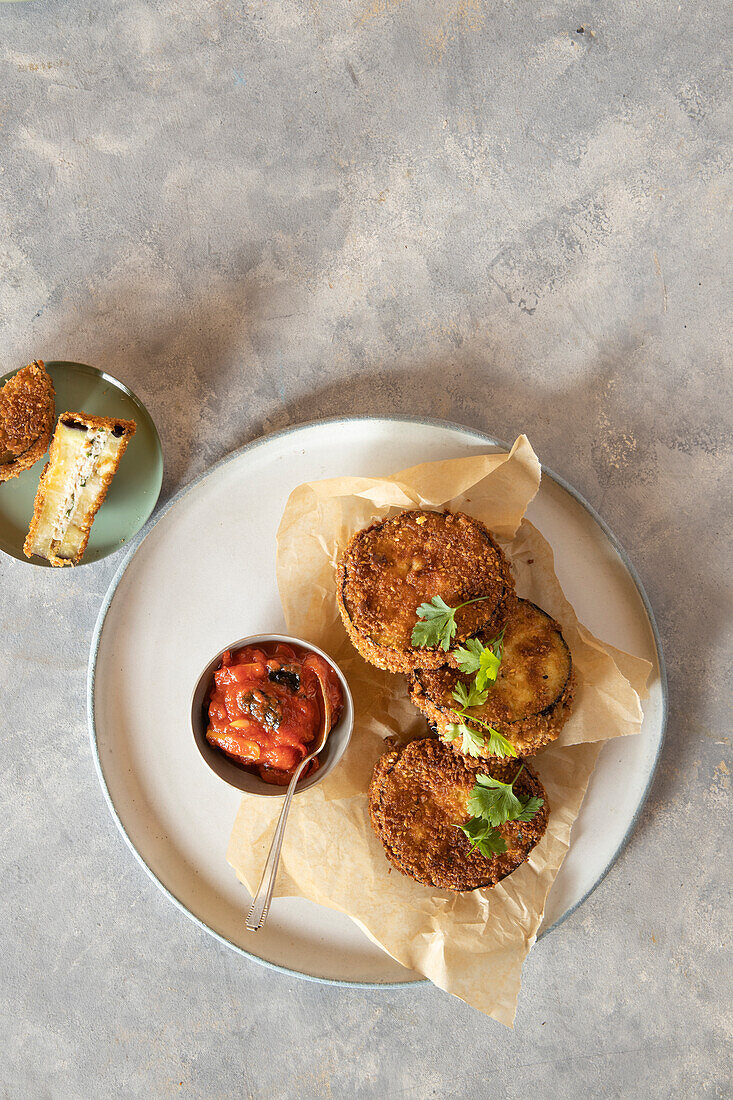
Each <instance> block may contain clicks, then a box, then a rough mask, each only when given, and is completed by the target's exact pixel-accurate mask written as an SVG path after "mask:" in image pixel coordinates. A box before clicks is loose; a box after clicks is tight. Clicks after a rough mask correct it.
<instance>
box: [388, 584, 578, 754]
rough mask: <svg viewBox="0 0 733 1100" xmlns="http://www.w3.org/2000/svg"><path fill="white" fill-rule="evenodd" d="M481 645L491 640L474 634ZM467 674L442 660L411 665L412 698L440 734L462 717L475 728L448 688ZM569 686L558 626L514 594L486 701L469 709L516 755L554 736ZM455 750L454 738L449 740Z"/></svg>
mask: <svg viewBox="0 0 733 1100" xmlns="http://www.w3.org/2000/svg"><path fill="white" fill-rule="evenodd" d="M478 638H479V640H480V641H482V642H483V643H484V644H485V645H486V644H488V642H489V641H490V640H491V639H490V638H488V637H487V636H486V634H484V633H481V634H479V635H478ZM472 680H473V675H469V674H466V673H462V672H458V670H457V669H454V668H450V667H448V666H443V668H439V669H434V670H431V669H417V670H416V671H415V672H414V673H413V675H412V676H411V677H410V679H409V691H410V698H411V700H412V702H413V703H414V704H415V706H416V707H418V709H419V710H421V711H422V712H423V714H425V715H426V717H427V719H428V721H429V722H430V723H431V724H432V725H433V726H434V727H435V729H436V730H437V732H438V734H439V735H440V736H441V737H445V738H446V739H448V737H447V729H446V727H447V726H448V725H449V724H450V723H456V722H465V723H466V725H467V726H469V727H470V728H471V729H473V730H475V731H476V732H477V733H485V732H486V730H485V728H484V727H482V726H481V725H480V724H479V723H478V722H472V721H471V719H470V718H468V717H465V716H463V717H462V716H461V715H460V714H458V713H457V712H456V709H455V707H456V703H455V700H454V699H453V695H452V692H453V690H454V688H455V687H456V685H457V684H458V683H459V682H460V683H464V684H466V685H468V684H470V683H471V682H472ZM574 691H575V676H574V673H573V665H572V658H571V656H570V650H569V648H568V646H567V643H566V641H565V639H564V638H563V636H562V631H561V630H560V626H559V624H558V623H557V622H555V620H554V619H552V618H551V617H550V616H549V615H548V614H547V613H546V612H545V611H543V610H542V609H541V608H539V607H537V606H536V605H535V604H533V603H530V602H529V600H520V599H517V600H516V601H515V603H514V606H513V609H512V612H511V614H510V616H509V619H508V621H507V624H506V627H505V632H504V649H503V655H502V662H501V666H500V668H499V674H498V676H497V679H496V682H495V683H494V685H493V686H492V687H491V688H490V689H489V693H488V697H487V700H486V702H485V703H484V704H483V705H481V706H478V707H472V708H471V711H470V713H471V714H472V715H474V716H475V717H476V718H478V719H481V721H483V722H488V724H489V725H490V726H492V727H493V728H494V729H496V730H498V732H499V733H501V734H502V735H503V736H504V737H506V738H507V740H509V741H510V742H511V744H512V745H513V747H514V748H515V749H516V750H517V753H518V754H519V755H520V756H533V755H534V754H535V753H536V752H538V751H539V750H540V749H541V748H542V747H543V746H544V745H547V744H549V742H551V741H554V740H555V738H556V737H557V736H558V734H559V733H560V730H561V729H562V727H563V726H564V725H565V723H566V721H567V720H568V718H569V717H570V713H571V711H572V704H573V696H574ZM450 744H451V747H452V748H453V749H455V751H456V752H460V741H459V740H458V739H452V740H450Z"/></svg>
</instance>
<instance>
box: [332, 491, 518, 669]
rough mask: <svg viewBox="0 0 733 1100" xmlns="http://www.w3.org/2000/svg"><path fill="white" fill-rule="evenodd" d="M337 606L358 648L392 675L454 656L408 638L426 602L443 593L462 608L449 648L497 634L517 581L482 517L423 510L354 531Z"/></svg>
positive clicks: (341, 574) (340, 574)
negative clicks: (480, 632)
mask: <svg viewBox="0 0 733 1100" xmlns="http://www.w3.org/2000/svg"><path fill="white" fill-rule="evenodd" d="M336 595H337V600H338V606H339V611H340V612H341V618H342V620H343V623H344V626H345V627H346V631H347V633H348V635H349V638H350V639H351V641H352V643H353V645H354V647H355V648H356V649H357V650H358V651H359V653H361V655H362V657H364V658H365V660H367V661H369V662H370V663H371V664H374V665H376V666H377V667H378V668H382V669H386V670H387V671H388V672H411V671H412V670H413V669H414V668H416V667H421V668H437V667H439V666H440V665H443V664H444V663H445V662H446V661H448V662H451V661H452V660H453V658H452V657H451V654H450V652H448V653H446V652H445V651H444V650H443V649H441V648H440V647H434V648H417V647H414V646H413V645H412V643H411V640H410V635H411V633H412V628H413V627H414V625H415V623H416V622H417V621H418V618H417V608H418V606H419V605H420V604H421V603H424V602H426V601H428V602H429V601H430V600H431V599H432V598H433V597H434V596H441V597H442V598H443V599H444V600H445V601H446V603H447V604H448V605H449V606H451V607H455V606H457V605H458V604H459V603H463V602H464V601H465V600H472V599H475V598H476V597H489V598H488V599H484V600H482V601H481V602H479V603H473V604H471V605H470V606H468V607H465V608H461V609H460V610H459V611H458V612H457V614H456V622H457V625H458V630H457V633H456V636H455V638H454V639H453V641H452V643H451V644H452V646H456V645H458V644H460V643H461V642H462V641H463V640H465V639H466V638H467V637H469V636H470V635H472V634H475V633H476V631H478V630H480V629H482V628H485V629H488V630H492V631H494V632H498V631H499V630H500V629H501V627H502V626H503V625H504V622H505V621H506V617H507V613H508V608H509V605H510V602H511V600H512V598H513V596H514V580H513V578H512V574H511V569H510V567H509V562H508V561H507V558H506V557H505V555H504V553H503V551H502V550H501V547H499V546H498V544H497V543H496V541H495V540H494V537H493V536H492V534H491V532H490V531H489V529H488V528H487V527H485V526H484V524H483V523H481V522H480V520H477V519H474V518H473V517H472V516H467V515H465V514H464V513H462V512H447V511H445V512H428V511H422V510H418V509H413V510H409V511H406V512H401V513H400V514H399V515H397V516H393V517H392V518H391V519H387V520H377V521H376V522H375V523H372V524H370V525H369V526H368V527H365V528H363V529H362V530H361V531H357V532H356V534H354V535H353V536H352V538H351V540H350V541H349V543H348V545H347V546H346V549H345V550H344V552H343V554H342V555H341V557H340V559H339V562H338V566H337V575H336Z"/></svg>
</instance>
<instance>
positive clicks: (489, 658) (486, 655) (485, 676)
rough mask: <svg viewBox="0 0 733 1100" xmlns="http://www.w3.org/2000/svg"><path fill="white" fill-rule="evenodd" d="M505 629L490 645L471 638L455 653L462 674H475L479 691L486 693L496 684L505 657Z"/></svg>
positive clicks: (475, 681)
mask: <svg viewBox="0 0 733 1100" xmlns="http://www.w3.org/2000/svg"><path fill="white" fill-rule="evenodd" d="M505 630H506V627H504V628H503V629H502V630H501V631H500V633H499V634H497V636H496V637H495V638H493V639H492V640H491V641H490V642H489V644H488V645H484V644H483V643H482V642H481V641H480V640H479V639H478V638H469V639H468V640H467V642H466V644H465V646H459V647H458V649H457V650H456V652H455V657H456V661H457V663H458V667H459V668H460V670H461V672H465V673H466V674H467V675H469V676H471V675H473V674H474V673H475V679H474V683H475V685H476V688H477V689H478V691H485V690H486V688H488V687H490V686H491V684H493V683H495V682H496V677H497V676H498V674H499V667H500V665H501V659H502V657H503V656H504V631H505Z"/></svg>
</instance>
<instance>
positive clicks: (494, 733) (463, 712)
mask: <svg viewBox="0 0 733 1100" xmlns="http://www.w3.org/2000/svg"><path fill="white" fill-rule="evenodd" d="M451 694H452V695H453V698H454V699H455V701H456V703H458V704H459V705H458V706H457V707H456V708H455V710H456V713H457V714H458V715H460V717H461V718H464V719H465V718H468V719H469V720H470V721H471V722H476V723H477V725H479V726H483V727H484V729H485V730H486V731H487V733H483V734H482V733H477V732H475V731H474V730H472V729H470V728H469V727H468V726H467V725H466V723H465V722H451V723H450V724H449V725H448V726H447V727H446V733H447V735H448V740H449V741H453V740H454V739H455V738H456V737H458V735H459V734H460V735H461V736H462V738H463V743H462V745H461V752H463V753H465V754H466V755H467V756H481V753H482V750H485V751H486V752H488V754H489V756H516V755H517V750H516V749H515V748H514V746H513V745H512V743H511V741H507V739H506V737H504V735H503V734H501V733H499V731H498V730H495V729H494V727H493V726H492V725H490V724H489V723H488V722H484V720H483V718H476V716H475V715H473V714H469V713H468V708H469V707H480V706H481V704H482V703H485V702H486V700H487V698H488V694H489V693H488V691H478V689H477V687H476V684H475V682H474V683H473V684H471V686H470V688H467V687H466V685H465V684H464V683H463V682H462V681H459V682H458V683H457V684H456V686H455V688H454V689H453V691H452V693H451ZM487 734H488V742H487V740H486V737H487Z"/></svg>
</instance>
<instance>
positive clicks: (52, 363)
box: [0, 0, 213, 573]
mask: <svg viewBox="0 0 733 1100" xmlns="http://www.w3.org/2000/svg"><path fill="white" fill-rule="evenodd" d="M2 2H3V0H0V3H2ZM41 361H42V362H43V365H44V366H45V367H75V368H77V369H80V370H81V371H82V372H83V373H84V372H87V373H89V374H93V375H96V376H97V377H98V378H100V379H104V381H106V382H111V383H112V384H113V385H114V386H115V387H116V388H117V389H119V390H122V392H123V393H125V394H127V396H128V397H129V398H130V399H131V401H132V402H133V404H134V405H136V406H137V407H138V408H139V409H141V410H142V412H143V413H144V414H145V416H146V417H147V419H148V420H149V422H150V426H151V428H152V429H153V438H154V443H155V448H156V450H157V453H158V459H159V462H160V483H159V485H158V491H157V493H156V495H155V500H154V501H153V503H152V505H151V507H150V511H149V512H148V514H147V516H146V517H145V519H144V520H143V522H142V523H141V524H140V526H139V527H138V529H137V531H136V532H135V534H134V535H132V536H131V537H130V538H129V539H125V540H123V542H121V543H120V544H119V545H118V546H115V547H114V549H112V550H108V551H107V553H106V554H102V555H101V557H98V558H94V559H93V560H92V559H91V558H90V559H88V560H87V561H84V559H83V558H82V560H81V561H80V562H77V564H76V565H75V566H74V568H75V569H78V568H79V567H80V566H83V565H96V564H97V562H99V561H104V560H105V558H109V557H111V556H112V554H116V553H117V551H118V550H120V549H121V548H122V547H123V546H126V545H132V544H133V541H134V540H135V539H137V537H138V535H139V534H140V532H141V531H143V530H144V529H145V526H146V524H147V523H148V522H149V520H150V519H151V518H152V517H153V514H154V512H155V509H156V507H157V504H158V501H159V500H160V494H161V491H162V489H163V478H164V476H165V454H164V453H163V441H162V440H161V438H160V432H159V431H158V426H157V424H156V423H155V420H154V419H153V414H152V413H151V412H150V409H149V408H148V407H147V405H146V404H145V402H144V401H142V400H141V398H139V397H138V395H137V394H136V393H135V392H134V391H133V390H131V389H130V387H129V386H128V385H127V384H126V383H125V382H122V381H121V380H120V379H119V378H115V376H114V375H113V374H110V373H109V371H106V370H103V369H102V368H101V367H93V366H92V364H91V363H77V362H76V361H75V360H73V359H43V360H41ZM22 369H23V368H22V367H16V368H15V369H14V370H9V371H8V372H7V373H6V374H3V375H2V376H0V386H3V385H4V384H5V382H7V381H9V379H10V378H12V377H13V376H14V375H16V374H17V373H18V371H19V370H22ZM59 415H60V414H59V413H57V412H56V410H55V413H54V418H55V422H56V423H58V417H59ZM39 461H40V460H39ZM212 469H213V467H212ZM24 472H25V471H24ZM0 554H4V555H5V557H6V558H12V560H13V561H19V562H20V563H21V565H33V566H35V567H36V569H49V568H52V566H51V563H50V562H47V563H46V564H45V565H44V563H43V561H34V560H33V559H32V558H26V557H25V555H23V557H16V556H15V554H12V553H11V552H10V551H9V550H5V549H4V548H3V547H2V546H0ZM56 572H57V573H59V572H62V571H61V570H59V569H57V570H56Z"/></svg>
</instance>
